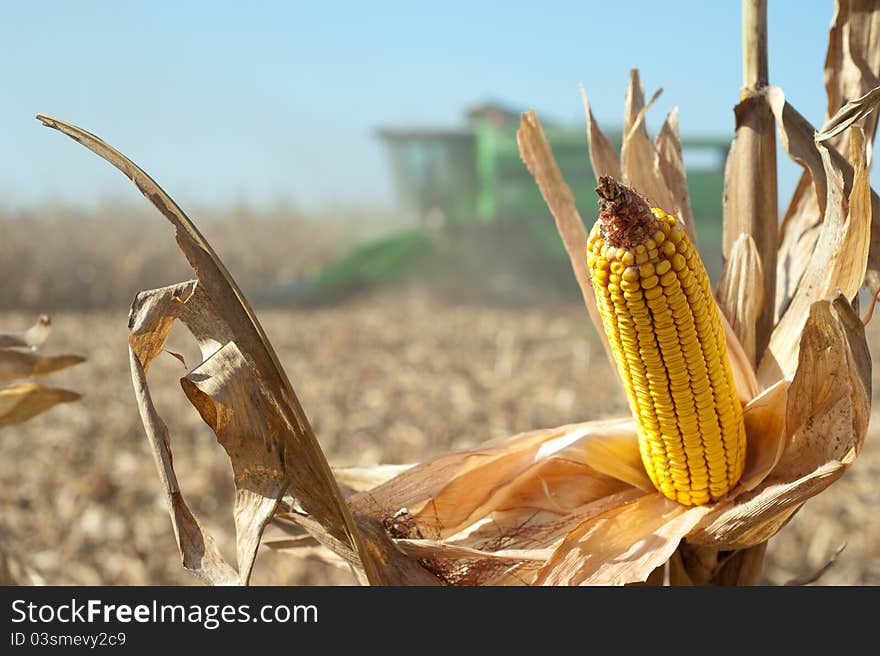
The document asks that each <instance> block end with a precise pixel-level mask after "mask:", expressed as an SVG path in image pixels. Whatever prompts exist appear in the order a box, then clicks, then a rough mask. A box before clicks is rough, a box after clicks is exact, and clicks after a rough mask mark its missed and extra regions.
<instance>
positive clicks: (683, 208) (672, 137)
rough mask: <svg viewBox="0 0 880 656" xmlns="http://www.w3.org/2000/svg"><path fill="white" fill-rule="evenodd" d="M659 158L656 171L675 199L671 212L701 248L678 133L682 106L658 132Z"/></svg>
mask: <svg viewBox="0 0 880 656" xmlns="http://www.w3.org/2000/svg"><path fill="white" fill-rule="evenodd" d="M654 147H655V149H656V151H657V159H656V161H655V162H654V170H655V172H656V174H657V176H658V177H659V178H660V179H661V180H662V181H663V182H664V183H665V185H666V188H667V189H668V190H669V194H670V197H671V199H672V205H671V206H670V208H669V209H668V210H667V211H672V212H674V214H675V215H676V216H677V217H678V218H679V219H680V221H681V223H682V224H683V225H684V230H685V232H686V233H687V236H688V238H689V239H690V240H691V243H692V244H694V246H696V245H697V232H696V229H695V224H694V213H693V210H691V199H690V195H689V194H688V186H687V173H686V172H685V167H684V155H683V154H682V151H681V135H680V134H679V131H678V107H673V108H672V109H671V110H669V114H667V115H666V120H665V121H664V122H663V126H662V127H661V128H660V132H658V133H657V139H656V140H655V142H654Z"/></svg>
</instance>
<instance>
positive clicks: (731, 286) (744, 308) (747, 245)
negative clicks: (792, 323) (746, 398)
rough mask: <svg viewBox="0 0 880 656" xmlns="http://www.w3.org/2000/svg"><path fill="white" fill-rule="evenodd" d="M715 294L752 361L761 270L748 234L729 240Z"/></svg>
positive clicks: (760, 302)
mask: <svg viewBox="0 0 880 656" xmlns="http://www.w3.org/2000/svg"><path fill="white" fill-rule="evenodd" d="M717 297H718V305H719V307H720V309H721V311H722V312H723V313H724V314H725V316H726V317H727V318H728V320H729V321H730V325H731V327H732V328H733V331H734V332H735V333H736V336H737V338H739V342H740V344H742V347H743V350H744V351H745V354H746V357H748V359H749V362H754V361H755V357H756V330H757V321H758V317H759V316H760V314H761V310H762V308H763V306H764V270H763V266H762V265H761V255H760V253H759V252H758V247H757V246H755V240H754V239H752V237H751V235H747V234H741V235H740V236H739V237H738V238H737V240H736V241H735V242H734V243H733V246H732V248H731V250H730V253H729V254H728V256H727V262H726V263H725V266H724V273H723V274H722V275H721V280H720V281H719V283H718V295H717Z"/></svg>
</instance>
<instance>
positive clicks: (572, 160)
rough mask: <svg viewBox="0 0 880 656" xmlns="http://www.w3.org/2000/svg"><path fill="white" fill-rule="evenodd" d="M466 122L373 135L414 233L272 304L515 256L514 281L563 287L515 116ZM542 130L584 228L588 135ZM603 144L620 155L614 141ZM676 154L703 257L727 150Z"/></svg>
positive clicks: (338, 264)
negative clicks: (528, 278)
mask: <svg viewBox="0 0 880 656" xmlns="http://www.w3.org/2000/svg"><path fill="white" fill-rule="evenodd" d="M466 116H467V122H466V125H465V126H463V127H461V128H430V129H424V128H417V129H413V128H403V127H395V128H382V129H380V130H379V131H378V135H379V137H380V138H381V139H382V141H383V142H384V144H385V146H386V147H387V149H388V153H389V155H390V160H391V166H392V174H393V179H394V182H395V187H396V190H397V194H398V197H399V201H400V204H401V206H402V209H403V210H404V211H405V212H406V213H407V214H408V215H409V216H413V217H416V218H417V219H418V221H417V223H416V225H417V226H418V227H416V228H413V229H410V230H407V231H405V232H401V233H397V234H392V235H388V236H384V237H381V238H378V239H375V240H372V241H369V242H367V243H363V244H360V245H358V246H356V247H355V248H354V249H353V250H351V251H350V252H349V253H347V254H346V255H344V256H343V257H341V258H339V259H337V260H335V261H333V262H330V263H329V264H327V265H325V266H324V267H323V268H321V269H320V270H318V271H317V272H315V274H314V275H312V276H310V277H308V278H306V279H303V280H300V281H297V282H296V283H295V284H294V285H291V286H288V287H286V289H284V290H276V294H274V295H275V296H283V297H285V299H286V300H295V301H300V302H314V303H329V302H334V301H338V300H340V299H342V298H345V297H346V296H349V295H352V294H355V293H357V292H360V291H364V290H370V289H376V288H378V287H382V286H385V285H389V284H392V283H396V282H399V281H402V280H404V279H406V278H408V277H410V276H414V275H431V276H433V275H436V274H437V273H438V272H449V271H452V270H455V271H457V272H458V273H464V272H466V273H473V274H474V275H477V276H479V268H480V267H479V266H476V265H472V264H473V263H470V264H469V262H468V261H466V255H464V254H468V253H469V254H471V255H473V256H474V257H476V258H477V259H478V260H479V259H481V257H488V258H490V261H491V262H494V261H496V260H501V259H504V258H502V257H501V256H502V255H504V256H506V257H507V258H508V259H509V258H510V257H516V258H517V262H518V263H520V264H525V265H526V268H525V269H522V268H520V269H519V273H520V274H529V273H531V274H534V275H536V276H538V277H539V278H540V277H541V276H542V273H547V272H553V271H555V270H556V269H558V270H559V271H562V272H564V273H563V275H562V277H561V278H560V280H568V281H570V280H571V276H570V274H569V273H568V271H567V267H568V264H567V259H566V256H565V252H564V249H563V247H562V243H561V241H560V239H559V236H558V234H557V232H556V228H555V226H554V223H553V219H552V217H551V216H550V215H549V212H548V210H547V206H546V205H545V204H544V201H543V200H542V198H541V195H540V192H539V191H538V188H537V186H536V185H535V183H534V181H533V179H532V177H531V176H530V175H529V172H528V171H527V170H526V167H525V165H524V164H523V163H522V160H521V159H520V156H519V149H518V146H517V142H516V131H517V128H518V127H519V120H520V112H519V111H514V110H512V109H509V108H506V107H504V106H503V105H501V104H499V103H493V102H487V103H481V104H479V105H477V106H474V107H473V108H472V109H470V111H468V112H467V115H466ZM544 129H545V133H546V135H547V138H548V140H549V141H550V144H551V146H552V148H553V153H554V155H555V156H556V160H557V161H558V163H559V166H560V168H561V170H562V173H563V175H564V176H565V178H566V180H567V181H568V183H569V184H570V185H571V187H572V192H573V193H574V195H575V199H576V201H577V204H578V207H579V208H581V212H582V213H583V214H584V215H585V218H587V219H588V218H589V212H590V209H591V208H593V207H595V204H596V200H595V193H594V191H593V190H594V188H595V186H596V180H595V176H594V174H593V170H592V167H591V166H590V159H589V156H588V150H587V137H586V132H585V130H584V128H583V126H577V127H573V126H569V125H559V124H555V123H551V122H548V121H546V120H545V121H544ZM609 138H610V140H611V142H612V145H613V146H614V147H615V148H617V149H618V150H619V147H620V141H621V136H620V134H619V133H617V134H610V135H609ZM682 146H683V150H684V156H685V162H686V164H687V166H688V170H687V176H688V185H689V189H690V194H691V205H692V208H693V211H694V216H695V217H696V220H697V225H696V228H697V234H698V238H699V240H700V245H701V249H707V250H708V251H709V252H711V251H712V250H713V249H717V250H720V244H721V218H722V207H721V199H722V190H723V181H724V180H723V178H724V176H723V169H724V161H725V159H726V156H727V150H728V148H729V141H727V140H723V139H683V143H682ZM502 250H503V253H502V252H501V251H502ZM493 251H494V253H493ZM718 260H719V258H713V257H707V258H706V261H708V262H716V261H718ZM485 269H486V266H484V267H483V270H484V271H485ZM709 273H710V275H711V276H712V277H713V278H714V277H716V276H717V275H718V272H717V271H710V272H709ZM551 279H552V280H554V281H555V280H556V277H551ZM459 282H461V281H459ZM474 282H475V283H477V282H478V281H477V280H475V281H474Z"/></svg>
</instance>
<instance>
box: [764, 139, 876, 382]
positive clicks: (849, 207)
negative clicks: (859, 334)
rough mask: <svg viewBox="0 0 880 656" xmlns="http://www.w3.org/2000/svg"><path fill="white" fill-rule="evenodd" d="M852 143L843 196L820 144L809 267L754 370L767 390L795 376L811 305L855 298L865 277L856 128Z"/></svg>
mask: <svg viewBox="0 0 880 656" xmlns="http://www.w3.org/2000/svg"><path fill="white" fill-rule="evenodd" d="M853 132H854V133H855V134H856V136H855V138H854V139H853V140H852V144H853V148H854V151H853V153H851V156H852V157H853V164H854V165H855V167H856V169H855V172H854V177H853V181H854V185H853V186H852V188H851V189H852V191H851V192H850V194H849V198H847V196H846V192H845V177H844V173H843V171H842V169H841V167H840V165H839V164H838V162H837V161H836V159H835V158H834V157H833V154H832V153H831V151H830V150H829V148H828V146H827V145H825V144H819V145H818V148H819V151H820V153H821V155H822V160H823V164H824V171H825V180H826V183H827V184H826V192H827V196H826V203H825V218H824V220H823V222H822V229H821V232H820V235H819V239H818V241H817V243H816V248H815V249H814V251H813V253H812V255H811V257H810V260H809V263H808V265H807V268H806V269H805V271H804V273H803V275H802V276H801V280H800V282H799V284H798V288H797V291H796V293H795V296H794V298H793V299H792V302H791V304H790V305H789V307H788V309H787V310H786V312H785V314H784V315H783V316H782V318H781V319H780V320H779V323H778V324H777V325H776V327H775V328H774V330H773V333H772V334H771V336H770V343H769V345H768V346H767V350H766V352H765V353H764V356H763V358H762V360H761V363H760V366H759V367H758V379H759V380H760V381H761V382H762V383H763V384H765V385H768V384H770V383H772V381H774V380H778V379H779V378H780V377H783V376H787V375H789V374H791V373H793V372H794V369H795V367H796V365H797V357H798V356H797V349H798V344H799V342H800V337H801V332H802V329H803V326H804V324H805V323H806V320H807V317H808V315H809V312H810V308H811V306H812V304H813V303H814V302H816V301H818V300H822V299H827V298H830V297H831V296H832V295H833V294H834V293H835V290H838V289H839V290H840V291H841V292H843V294H844V296H846V298H849V299H852V298H854V297H855V295H856V293H857V292H858V290H859V288H860V287H861V286H862V281H863V280H864V278H865V270H866V267H867V260H868V251H869V248H870V237H871V233H870V230H871V228H870V226H871V221H872V214H873V211H872V207H871V202H870V193H871V191H870V187H869V186H868V176H867V172H866V170H865V154H864V153H865V151H864V139H863V138H862V135H861V130H860V129H859V128H854V130H853Z"/></svg>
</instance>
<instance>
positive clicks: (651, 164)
mask: <svg viewBox="0 0 880 656" xmlns="http://www.w3.org/2000/svg"><path fill="white" fill-rule="evenodd" d="M659 95H660V91H657V92H656V93H655V94H654V96H653V97H652V98H651V101H650V102H649V103H648V104H647V105H645V98H644V95H643V92H642V84H641V81H640V80H639V72H638V70H637V69H633V70H632V71H630V78H629V86H628V87H627V92H626V104H625V108H624V124H623V145H622V146H621V148H620V163H621V169H622V171H623V180H624V182H626V184H628V185H629V186H631V187H634V188H635V189H636V190H637V191H638V192H639V193H640V194H642V195H644V196H645V197H647V198H648V201H649V202H650V204H651V206H652V207H661V208H664V209H666V210H667V211H672V208H673V207H675V204H674V202H673V197H672V194H671V193H670V190H669V189H668V188H667V186H666V181H665V180H664V179H663V176H662V175H660V174H659V172H658V171H657V170H656V168H655V166H656V163H657V161H658V159H659V155H658V153H657V150H656V148H655V147H654V144H653V142H652V141H651V138H650V137H649V136H648V129H647V128H646V127H645V114H646V113H647V111H648V109H650V107H651V105H652V104H653V103H654V101H656V100H657V97H658V96H659Z"/></svg>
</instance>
